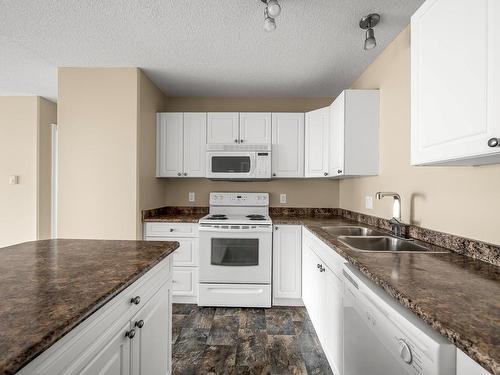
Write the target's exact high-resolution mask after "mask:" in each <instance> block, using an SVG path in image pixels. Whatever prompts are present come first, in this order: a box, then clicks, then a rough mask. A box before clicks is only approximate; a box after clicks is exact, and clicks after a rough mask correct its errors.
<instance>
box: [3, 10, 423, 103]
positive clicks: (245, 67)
mask: <svg viewBox="0 0 500 375" xmlns="http://www.w3.org/2000/svg"><path fill="white" fill-rule="evenodd" d="M280 3H281V4H282V13H281V15H280V16H279V17H278V18H277V24H278V28H277V30H276V31H275V32H273V33H266V32H265V31H264V30H263V20H264V17H263V12H264V4H262V2H261V1H260V0H232V1H229V0H226V1H214V0H177V1H172V0H64V1H62V0H21V1H20V0H0V95H11V94H21V95H22V94H34V95H41V96H45V97H48V98H51V99H53V100H55V99H56V98H57V69H56V68H57V67H58V66H78V67H96V66H99V67H110V66H128V67H130V66H137V67H140V68H142V69H143V70H144V71H145V72H146V74H147V75H148V76H149V77H150V78H151V79H152V80H153V81H154V82H155V83H156V84H157V85H158V86H159V87H160V88H161V89H162V90H163V91H164V92H165V93H166V94H168V95H170V96H281V97H284V96H296V97H312V96H335V95H337V94H338V93H339V92H340V91H341V90H342V89H344V88H346V87H348V86H349V84H350V83H352V81H353V80H354V79H355V78H357V77H358V76H359V74H360V73H361V72H362V71H363V70H364V69H365V68H366V67H367V66H368V65H369V64H370V63H371V62H372V61H373V60H374V59H375V57H376V56H377V55H378V54H379V53H380V52H381V51H382V49H383V48H384V47H385V46H386V45H387V44H388V43H389V42H390V41H392V40H393V39H394V38H395V37H396V35H397V34H399V33H400V32H401V31H402V30H403V29H404V27H405V26H406V25H408V23H409V21H410V16H411V14H413V13H414V12H415V10H416V9H417V8H418V7H419V6H420V4H422V3H423V0H281V1H280ZM370 12H378V13H380V14H381V16H382V21H381V23H380V25H379V26H377V27H376V29H375V35H376V38H377V41H378V44H379V46H378V48H377V49H375V50H372V51H368V52H366V51H364V50H363V48H362V43H363V36H364V34H363V31H362V30H361V29H359V27H358V21H359V19H360V18H361V16H363V15H365V14H368V13H370Z"/></svg>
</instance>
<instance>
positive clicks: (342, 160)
mask: <svg viewBox="0 0 500 375" xmlns="http://www.w3.org/2000/svg"><path fill="white" fill-rule="evenodd" d="M330 121H331V129H330V142H329V146H330V160H329V175H330V176H331V177H335V176H371V175H377V174H378V168H379V155H378V150H379V141H378V129H379V91H378V90H345V91H343V92H342V93H341V94H340V95H339V96H338V97H337V98H336V99H335V101H334V102H333V103H332V105H331V106H330Z"/></svg>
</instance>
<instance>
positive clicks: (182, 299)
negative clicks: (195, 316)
mask: <svg viewBox="0 0 500 375" xmlns="http://www.w3.org/2000/svg"><path fill="white" fill-rule="evenodd" d="M172 303H189V304H193V303H194V304H195V305H197V304H198V296H175V295H172Z"/></svg>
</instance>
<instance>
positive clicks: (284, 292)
mask: <svg viewBox="0 0 500 375" xmlns="http://www.w3.org/2000/svg"><path fill="white" fill-rule="evenodd" d="M301 264H302V226H301V225H275V226H274V232H273V305H275V306H297V305H302V300H301V297H302V290H301V289H302V285H301V284H302V282H301V279H302V275H301Z"/></svg>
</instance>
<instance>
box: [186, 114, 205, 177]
mask: <svg viewBox="0 0 500 375" xmlns="http://www.w3.org/2000/svg"><path fill="white" fill-rule="evenodd" d="M206 139H207V114H206V113H184V143H183V144H184V170H183V174H184V173H185V174H186V176H187V177H205V164H206V156H205V155H206V154H205V152H206Z"/></svg>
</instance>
